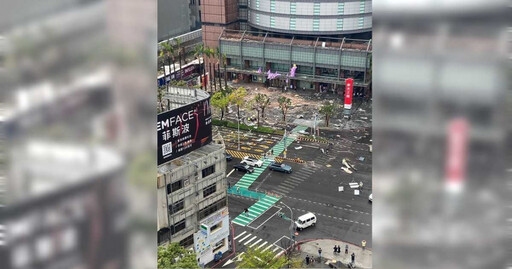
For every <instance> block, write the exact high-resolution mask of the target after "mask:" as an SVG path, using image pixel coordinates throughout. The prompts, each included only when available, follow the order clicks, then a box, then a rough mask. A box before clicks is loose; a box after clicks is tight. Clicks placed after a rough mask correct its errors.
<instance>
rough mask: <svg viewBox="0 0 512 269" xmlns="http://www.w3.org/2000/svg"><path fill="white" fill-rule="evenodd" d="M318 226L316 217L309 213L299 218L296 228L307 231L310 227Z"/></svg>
mask: <svg viewBox="0 0 512 269" xmlns="http://www.w3.org/2000/svg"><path fill="white" fill-rule="evenodd" d="M315 224H316V216H315V214H313V213H311V212H308V213H306V214H304V215H302V216H300V217H298V218H297V220H296V221H295V226H296V227H297V230H302V229H305V228H307V227H309V226H315Z"/></svg>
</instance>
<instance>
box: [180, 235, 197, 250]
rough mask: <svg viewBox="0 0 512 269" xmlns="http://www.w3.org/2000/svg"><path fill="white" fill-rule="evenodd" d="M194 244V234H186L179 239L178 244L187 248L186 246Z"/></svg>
mask: <svg viewBox="0 0 512 269" xmlns="http://www.w3.org/2000/svg"><path fill="white" fill-rule="evenodd" d="M192 244H194V234H191V235H189V236H187V237H186V238H185V239H183V240H181V241H180V246H182V247H184V248H187V247H188V246H190V245H192Z"/></svg>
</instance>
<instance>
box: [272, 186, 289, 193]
mask: <svg viewBox="0 0 512 269" xmlns="http://www.w3.org/2000/svg"><path fill="white" fill-rule="evenodd" d="M276 189H279V190H283V191H286V192H289V191H291V190H292V189H291V188H286V187H285V186H283V185H279V186H277V187H276Z"/></svg>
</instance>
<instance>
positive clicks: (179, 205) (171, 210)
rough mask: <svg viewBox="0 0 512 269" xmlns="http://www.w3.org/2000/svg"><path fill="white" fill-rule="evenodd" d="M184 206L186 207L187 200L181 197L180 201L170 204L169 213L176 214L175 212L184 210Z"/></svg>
mask: <svg viewBox="0 0 512 269" xmlns="http://www.w3.org/2000/svg"><path fill="white" fill-rule="evenodd" d="M184 207H185V201H184V200H183V199H181V200H179V201H178V202H176V203H174V204H171V205H169V213H171V214H174V213H176V212H178V211H180V210H182V209H183V208H184Z"/></svg>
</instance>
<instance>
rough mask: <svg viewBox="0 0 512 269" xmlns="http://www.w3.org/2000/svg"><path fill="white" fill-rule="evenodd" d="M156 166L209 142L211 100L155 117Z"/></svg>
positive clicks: (210, 137) (201, 101) (210, 135)
mask: <svg viewBox="0 0 512 269" xmlns="http://www.w3.org/2000/svg"><path fill="white" fill-rule="evenodd" d="M157 120H158V122H157V127H156V129H157V136H158V137H157V141H158V149H157V152H158V165H161V164H164V163H166V162H169V161H171V160H173V159H175V158H177V157H180V156H182V155H184V154H186V153H189V152H191V151H193V150H195V149H198V148H200V147H202V146H203V145H206V144H208V143H210V142H211V141H212V112H211V107H210V97H208V98H206V99H203V100H200V101H197V102H194V103H191V104H188V105H185V106H182V107H179V108H177V109H173V110H170V111H166V112H164V113H160V114H158V116H157Z"/></svg>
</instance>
